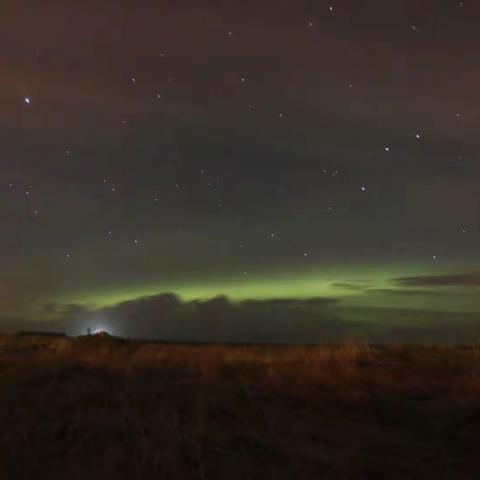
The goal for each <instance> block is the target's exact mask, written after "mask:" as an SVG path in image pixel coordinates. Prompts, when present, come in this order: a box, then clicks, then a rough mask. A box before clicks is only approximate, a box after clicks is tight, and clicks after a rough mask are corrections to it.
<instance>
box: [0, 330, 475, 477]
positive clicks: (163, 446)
mask: <svg viewBox="0 0 480 480" xmlns="http://www.w3.org/2000/svg"><path fill="white" fill-rule="evenodd" d="M123 478H128V479H151V478H152V479H153V478H155V479H163V478H165V479H177V478H178V479H183V478H185V479H190V478H192V479H197V478H198V479H220V478H221V479H223V478H225V479H257V478H258V479H270V478H271V479H287V478H288V479H311V478H312V479H313V478H315V479H317V478H318V479H324V478H327V479H329V478H331V479H363V478H365V479H377V478H378V479H387V478H393V479H397V478H398V479H400V478H402V479H407V478H408V479H416V478H418V479H430V478H432V479H470V478H472V479H474V478H475V479H478V478H480V348H478V347H473V346H472V347H464V348H448V347H403V346H390V347H383V348H380V347H377V348H373V347H367V346H355V345H352V346H341V347H259V346H251V347H243V346H179V345H163V344H155V343H147V342H133V341H121V340H118V339H112V338H96V337H83V338H78V339H67V338H66V339H43V338H28V337H24V338H20V337H15V336H4V337H0V479H33V480H36V479H38V480H41V479H49V480H54V479H71V480H75V479H89V480H95V479H123Z"/></svg>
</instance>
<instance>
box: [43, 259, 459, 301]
mask: <svg viewBox="0 0 480 480" xmlns="http://www.w3.org/2000/svg"><path fill="white" fill-rule="evenodd" d="M452 271H455V269H453V268H449V269H447V268H443V269H442V271H441V272H440V271H438V269H437V268H435V267H432V266H431V265H428V266H425V265H423V266H420V265H418V264H415V265H405V264H390V265H385V264H381V265H379V266H375V265H372V264H369V265H364V266H360V265H355V266H342V267H339V266H332V267H324V268H322V269H321V270H316V271H314V270H310V271H304V272H298V271H297V272H290V273H286V272H282V273H279V274H272V273H269V274H266V273H263V274H261V273H252V274H248V275H245V276H242V277H240V276H238V275H237V276H236V277H232V276H220V275H212V276H211V277H210V278H208V279H204V280H202V279H198V278H197V279H185V280H183V281H176V282H175V281H171V282H161V281H159V282H149V283H145V284H141V285H139V284H137V285H134V286H128V287H127V286H107V287H105V288H95V289H92V290H88V289H84V290H79V291H76V292H65V293H63V294H61V295H58V296H56V297H55V298H53V299H52V300H53V301H55V302H58V303H61V304H69V303H74V304H84V305H88V306H89V307H91V308H102V307H108V306H113V305H115V304H118V303H121V302H125V301H130V300H135V299H138V298H141V297H146V296H151V295H158V294H160V293H166V292H171V293H175V294H176V295H178V296H179V297H180V298H182V299H183V300H186V301H188V300H195V299H198V300H206V299H209V298H213V297H215V296H219V295H226V296H227V297H229V298H230V299H231V300H232V301H234V302H239V301H242V300H247V299H256V300H261V299H265V300H266V299H279V298H295V299H305V298H313V297H324V298H325V297H331V298H336V299H339V300H341V301H342V304H345V305H357V304H358V305H370V306H375V304H378V303H379V302H380V304H381V300H382V295H380V294H374V293H372V294H368V295H366V293H365V292H366V290H361V289H360V288H359V289H358V290H355V288H348V286H347V284H348V285H352V286H354V287H355V286H358V287H362V286H363V287H365V288H369V289H373V291H375V290H377V289H378V290H381V289H394V290H402V291H408V289H406V287H403V286H401V285H398V284H395V283H394V282H393V279H395V278H399V277H404V276H415V275H431V274H440V273H442V274H445V273H450V272H452ZM339 284H344V285H339ZM416 290H418V288H416ZM432 294H435V292H432ZM398 297H399V298H398V299H396V302H397V303H398V304H399V305H402V302H403V304H404V305H405V306H406V307H409V308H414V307H415V306H416V305H417V304H419V305H421V306H422V308H425V305H426V301H425V299H421V298H418V299H415V298H411V297H409V300H408V303H407V302H406V296H403V298H402V297H401V296H400V295H399V296H398ZM384 301H385V299H384ZM389 301H390V302H391V300H389ZM419 302H420V303H419ZM427 306H428V305H427Z"/></svg>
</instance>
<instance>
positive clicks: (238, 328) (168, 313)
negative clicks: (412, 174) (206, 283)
mask: <svg viewBox="0 0 480 480" xmlns="http://www.w3.org/2000/svg"><path fill="white" fill-rule="evenodd" d="M45 308H46V309H47V310H48V311H49V312H50V313H52V312H56V314H57V318H59V319H60V320H59V322H58V323H57V324H56V326H55V328H54V329H55V330H58V329H59V326H60V325H61V328H63V329H64V330H65V331H66V332H67V333H68V334H70V335H81V334H85V333H86V331H87V328H89V327H90V328H92V329H97V328H99V329H105V330H107V331H109V332H110V333H111V334H114V335H119V336H122V337H129V338H145V339H155V340H164V341H175V342H232V343H291V344H296V343H299V344H305V343H306V344H316V343H338V342H348V341H366V342H371V343H384V342H405V343H438V342H440V343H471V342H472V341H475V340H476V339H480V322H479V317H478V315H476V314H472V313H456V312H448V313H446V312H432V311H425V310H413V309H397V308H370V307H346V306H342V305H341V303H340V302H339V301H338V300H337V299H334V298H312V299H306V300H298V299H281V300H247V301H243V302H240V303H236V302H232V301H231V300H229V299H228V298H227V297H224V296H219V297H216V298H213V299H210V300H204V301H203V300H195V301H188V302H186V301H182V300H181V299H180V298H179V297H177V296H176V295H175V294H173V293H162V294H159V295H155V296H148V297H144V298H140V299H136V300H132V301H128V302H123V303H119V304H117V305H114V306H111V307H107V308H101V309H89V308H86V307H84V306H80V305H70V306H68V307H64V306H63V307H59V306H55V305H49V306H47V307H45ZM16 324H17V325H18V319H17V323H16ZM45 326H47V325H46V324H45ZM52 326H53V325H52V324H49V325H48V327H50V328H51V327H52ZM37 328H38V324H37Z"/></svg>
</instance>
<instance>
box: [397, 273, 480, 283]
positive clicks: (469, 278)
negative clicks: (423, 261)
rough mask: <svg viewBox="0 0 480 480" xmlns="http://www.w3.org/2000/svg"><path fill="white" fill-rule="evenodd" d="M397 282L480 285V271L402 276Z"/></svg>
mask: <svg viewBox="0 0 480 480" xmlns="http://www.w3.org/2000/svg"><path fill="white" fill-rule="evenodd" d="M396 282H397V283H399V284H401V285H407V286H423V287H450V286H452V287H454V286H459V287H462V286H464V287H465V286H468V287H472V286H474V287H475V286H480V272H470V273H459V274H454V275H427V276H417V277H401V278H397V279H396Z"/></svg>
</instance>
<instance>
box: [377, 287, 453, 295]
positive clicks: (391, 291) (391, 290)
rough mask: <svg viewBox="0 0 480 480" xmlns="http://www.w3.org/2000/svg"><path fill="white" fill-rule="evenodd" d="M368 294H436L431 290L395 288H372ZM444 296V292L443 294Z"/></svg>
mask: <svg viewBox="0 0 480 480" xmlns="http://www.w3.org/2000/svg"><path fill="white" fill-rule="evenodd" d="M368 293H384V294H387V295H390V294H392V295H420V296H422V295H432V294H435V292H432V291H431V290H413V289H408V290H407V289H395V288H371V289H369V290H368ZM442 295H444V292H442Z"/></svg>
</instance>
